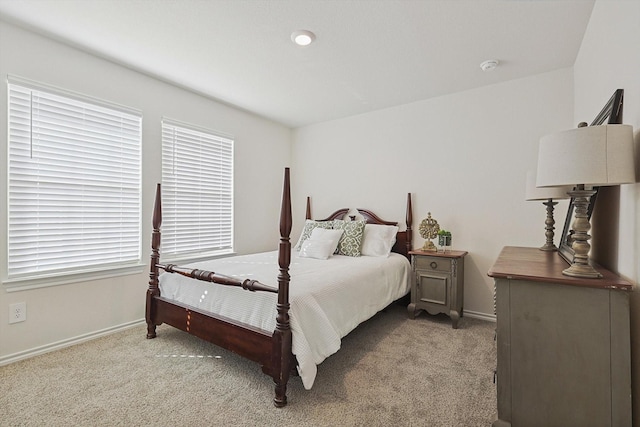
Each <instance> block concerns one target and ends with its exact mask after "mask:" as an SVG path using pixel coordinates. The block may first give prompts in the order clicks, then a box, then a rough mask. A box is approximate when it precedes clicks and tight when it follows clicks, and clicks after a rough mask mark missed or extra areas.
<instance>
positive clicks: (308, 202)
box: [305, 196, 311, 219]
mask: <svg viewBox="0 0 640 427" xmlns="http://www.w3.org/2000/svg"><path fill="white" fill-rule="evenodd" d="M305 218H306V219H311V197H309V196H307V214H306V215H305Z"/></svg>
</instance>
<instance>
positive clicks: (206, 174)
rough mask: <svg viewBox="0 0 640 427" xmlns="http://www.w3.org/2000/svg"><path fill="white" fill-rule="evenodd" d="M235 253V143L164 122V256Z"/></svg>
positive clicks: (191, 127)
mask: <svg viewBox="0 0 640 427" xmlns="http://www.w3.org/2000/svg"><path fill="white" fill-rule="evenodd" d="M232 250H233V140H232V139H230V138H228V137H225V136H221V135H217V134H215V133H213V132H211V131H207V130H205V129H199V128H196V127H193V126H190V125H184V124H181V123H178V122H173V121H170V120H166V119H165V120H163V122H162V255H163V256H164V257H169V258H172V257H173V258H179V257H188V256H193V255H204V254H215V253H229V252H231V251H232Z"/></svg>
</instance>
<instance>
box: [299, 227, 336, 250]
mask: <svg viewBox="0 0 640 427" xmlns="http://www.w3.org/2000/svg"><path fill="white" fill-rule="evenodd" d="M316 227H319V228H325V229H332V228H333V221H314V220H312V219H308V220H306V221H305V223H304V228H303V229H302V234H300V238H299V239H298V243H296V246H295V250H296V251H299V250H300V248H301V247H302V244H303V243H304V241H305V240H307V239H308V238H309V237H311V233H312V232H313V229H314V228H316Z"/></svg>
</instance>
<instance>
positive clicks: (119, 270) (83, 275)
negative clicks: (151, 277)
mask: <svg viewBox="0 0 640 427" xmlns="http://www.w3.org/2000/svg"><path fill="white" fill-rule="evenodd" d="M145 268H147V265H145V264H132V265H126V266H110V267H109V268H108V269H105V268H102V269H95V270H84V271H77V272H73V271H70V272H69V271H67V272H64V273H57V274H48V275H42V276H30V277H24V278H5V279H3V280H2V284H3V285H4V289H5V291H7V292H17V291H26V290H30V289H38V288H46V287H49V286H58V285H68V284H71V283H77V282H89V281H93V280H100V279H108V278H110V277H118V276H129V275H132V274H139V273H142V272H144V271H145Z"/></svg>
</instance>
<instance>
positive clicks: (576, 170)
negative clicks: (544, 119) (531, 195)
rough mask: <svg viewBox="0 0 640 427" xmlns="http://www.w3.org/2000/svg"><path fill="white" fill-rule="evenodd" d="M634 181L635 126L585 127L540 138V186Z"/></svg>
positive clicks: (616, 183)
mask: <svg viewBox="0 0 640 427" xmlns="http://www.w3.org/2000/svg"><path fill="white" fill-rule="evenodd" d="M632 182H635V167H634V155H633V128H632V127H631V126H630V125H600V126H585V127H581V128H576V129H571V130H567V131H563V132H559V133H554V134H552V135H547V136H544V137H542V138H541V139H540V145H539V151H538V173H537V180H536V185H537V186H538V187H553V186H561V185H575V184H585V185H590V186H607V185H618V184H627V183H632Z"/></svg>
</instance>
